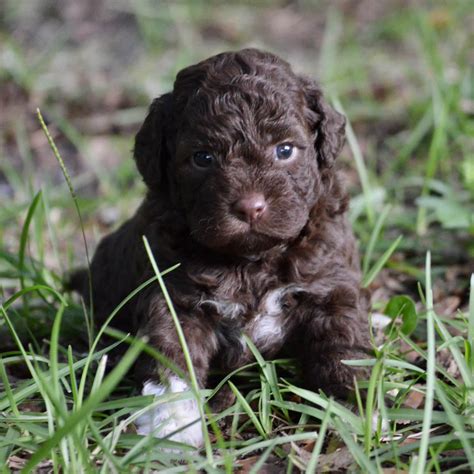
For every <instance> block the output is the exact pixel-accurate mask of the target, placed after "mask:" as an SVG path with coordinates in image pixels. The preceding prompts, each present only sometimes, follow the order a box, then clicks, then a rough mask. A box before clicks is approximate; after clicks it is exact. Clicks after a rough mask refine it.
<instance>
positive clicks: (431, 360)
mask: <svg viewBox="0 0 474 474" xmlns="http://www.w3.org/2000/svg"><path fill="white" fill-rule="evenodd" d="M433 315H434V310H433V290H432V287H431V254H430V252H427V254H426V325H427V335H428V338H427V366H426V394H425V407H424V414H423V427H422V432H421V440H420V449H419V450H418V459H417V462H416V468H415V472H416V473H417V474H423V473H424V471H425V466H426V461H427V455H428V447H429V443H430V436H431V433H430V430H431V423H432V412H433V401H434V389H435V380H436V373H435V370H436V341H435V325H434V316H433Z"/></svg>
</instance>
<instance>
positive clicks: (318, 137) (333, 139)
mask: <svg viewBox="0 0 474 474" xmlns="http://www.w3.org/2000/svg"><path fill="white" fill-rule="evenodd" d="M300 80H301V83H302V86H303V91H304V92H303V93H304V96H305V99H306V104H307V110H306V119H307V120H308V123H309V124H310V126H311V128H312V130H313V131H314V132H315V140H314V147H315V149H316V153H317V156H318V162H319V164H320V166H321V167H331V166H332V165H333V163H334V160H335V159H336V157H337V155H338V154H339V153H340V151H341V148H342V146H343V145H344V141H345V126H346V118H345V117H344V115H342V114H340V113H339V112H336V111H335V110H334V109H333V108H332V107H331V106H330V105H329V104H328V103H327V102H326V100H325V99H324V97H323V93H322V91H321V89H320V88H319V87H318V85H317V84H316V82H314V81H312V80H310V79H308V78H306V77H301V78H300Z"/></svg>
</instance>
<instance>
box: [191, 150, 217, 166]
mask: <svg viewBox="0 0 474 474" xmlns="http://www.w3.org/2000/svg"><path fill="white" fill-rule="evenodd" d="M193 162H194V164H195V165H196V166H198V167H199V168H210V167H211V166H212V165H213V164H214V156H213V155H211V154H210V153H209V152H207V151H197V152H196V153H194V155H193Z"/></svg>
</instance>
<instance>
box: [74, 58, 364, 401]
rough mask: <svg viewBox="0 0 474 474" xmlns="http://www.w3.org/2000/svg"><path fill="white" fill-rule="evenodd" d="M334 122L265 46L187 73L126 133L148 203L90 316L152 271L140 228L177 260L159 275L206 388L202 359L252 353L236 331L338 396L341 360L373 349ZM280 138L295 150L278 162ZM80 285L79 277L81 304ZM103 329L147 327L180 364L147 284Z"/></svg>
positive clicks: (346, 385)
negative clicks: (208, 161)
mask: <svg viewBox="0 0 474 474" xmlns="http://www.w3.org/2000/svg"><path fill="white" fill-rule="evenodd" d="M344 125H345V119H344V117H343V116H342V115H340V114H339V113H338V112H336V111H335V110H333V109H332V108H331V107H330V106H329V105H328V104H327V103H326V102H325V100H324V98H323V95H322V92H321V90H320V88H319V87H318V85H317V84H316V83H315V82H314V81H312V80H310V79H308V78H305V77H301V76H299V75H296V74H295V73H293V72H292V70H291V68H290V66H289V64H288V63H286V62H285V61H283V60H281V59H280V58H278V57H276V56H274V55H272V54H270V53H265V52H261V51H258V50H255V49H246V50H242V51H238V52H227V53H222V54H219V55H217V56H214V57H211V58H209V59H207V60H205V61H202V62H200V63H199V64H196V65H193V66H190V67H188V68H186V69H184V70H182V71H181V72H180V73H179V74H178V76H177V78H176V82H175V84H174V88H173V91H172V92H170V93H168V94H165V95H163V96H161V97H160V98H158V99H155V100H154V101H153V103H152V105H151V107H150V110H149V113H148V116H147V117H146V119H145V122H144V123H143V125H142V127H141V129H140V131H139V132H138V134H137V136H136V142H135V150H134V157H135V160H136V163H137V167H138V170H139V171H140V173H141V174H142V176H143V179H144V181H145V183H146V185H147V187H148V192H147V196H146V197H145V200H144V202H143V203H142V205H141V206H140V208H139V209H138V211H137V213H136V214H135V216H134V217H132V218H131V219H130V220H129V221H127V222H126V223H125V224H123V225H122V227H120V228H119V229H118V230H117V231H116V232H114V233H112V234H110V235H108V236H107V237H105V238H104V239H103V240H102V241H101V243H100V245H99V247H98V249H97V251H96V254H95V256H94V259H93V262H92V268H91V270H92V278H93V282H92V283H93V304H94V309H95V316H96V319H97V320H98V322H99V324H100V323H102V322H103V321H104V320H105V319H106V317H107V316H109V314H110V313H111V312H112V310H113V309H114V308H115V307H116V306H117V305H118V303H120V301H122V300H123V299H124V298H125V297H126V296H127V295H128V294H129V293H130V292H131V291H132V290H134V289H135V288H136V287H137V286H138V285H139V284H140V283H142V282H144V281H145V280H146V279H147V278H149V277H150V276H151V275H152V271H151V268H150V265H149V262H148V259H147V257H146V254H145V251H144V247H143V243H142V236H143V235H145V236H146V237H147V239H148V241H149V242H150V244H151V247H152V250H153V253H154V255H155V257H156V260H157V262H158V265H159V267H160V268H161V269H166V268H167V267H169V266H171V265H174V264H176V263H180V264H181V266H180V267H179V268H178V269H177V270H175V271H173V272H171V273H169V274H168V275H167V276H166V278H165V280H166V284H167V287H168V290H169V292H170V294H171V296H172V300H173V303H174V307H175V309H176V311H177V314H178V316H179V319H180V321H181V325H182V327H183V330H184V333H185V336H186V338H187V342H188V344H189V348H190V351H191V356H192V360H193V363H194V366H195V369H196V373H197V376H198V380H199V383H200V384H201V385H202V386H204V385H205V384H206V380H207V376H208V372H209V369H210V367H213V366H219V367H222V368H223V369H225V370H231V369H233V368H236V367H239V366H241V365H243V364H245V363H246V362H247V361H249V360H250V359H251V353H250V352H249V350H248V348H247V347H246V346H245V344H244V343H243V339H242V334H243V333H246V334H247V335H248V336H249V337H250V338H251V339H252V340H253V341H254V342H255V344H256V345H257V347H258V348H259V349H260V351H262V352H263V353H264V355H265V356H267V357H273V356H275V355H276V354H277V353H278V352H279V351H280V350H281V349H282V348H285V350H286V352H288V351H290V352H291V353H293V354H294V355H295V356H296V357H298V358H300V360H301V366H302V371H303V375H304V383H305V384H306V386H307V387H308V388H310V389H313V390H317V389H320V388H321V389H323V390H324V391H326V393H327V394H330V395H335V396H339V397H344V396H346V395H347V393H348V391H349V390H350V387H351V386H352V385H353V378H354V376H355V375H357V370H356V369H354V368H351V367H349V366H347V365H344V364H343V363H341V360H343V359H350V358H359V357H363V356H364V353H365V351H366V350H367V347H368V346H369V342H368V328H367V307H366V304H365V297H364V295H363V294H362V292H361V290H360V271H359V265H358V254H357V250H356V246H355V240H354V237H353V235H352V231H351V229H350V226H349V225H348V222H347V219H346V216H345V213H346V210H347V205H348V198H347V195H346V193H345V192H344V190H343V189H342V187H341V184H340V180H339V177H338V173H337V171H336V169H335V167H334V166H333V164H334V160H335V159H336V157H337V155H338V154H339V152H340V150H341V147H342V145H343V142H344ZM282 143H291V144H293V145H294V147H295V148H294V153H296V156H294V157H293V156H292V157H291V158H290V159H287V160H286V159H282V160H277V159H276V157H275V147H276V146H277V145H279V144H282ZM204 151H206V152H208V153H210V154H212V155H213V156H212V158H213V160H214V161H213V162H212V165H211V166H209V167H201V168H200V167H199V166H197V165H196V164H195V163H194V162H193V156H194V154H195V153H196V152H204ZM255 196H260V198H258V199H263V201H262V202H263V204H262V206H261V208H260V207H259V208H258V213H259V214H258V215H257V214H256V215H257V217H255V219H253V217H252V219H253V220H252V219H250V218H248V217H249V215H247V214H245V212H248V210H247V208H245V207H244V214H243V215H242V211H237V210H236V209H237V208H238V206H237V205H236V203H242V202H244V205H246V204H245V203H246V202H247V201H248V200H249V199H250V202H251V205H252V206H254V207H255V205H256V204H255V203H256V199H257V198H255ZM245 199H247V201H245ZM257 204H258V202H257ZM239 209H240V208H239ZM262 209H263V210H262ZM260 211H261V212H260ZM239 212H240V214H239ZM252 212H253V211H252ZM260 214H261V215H260ZM252 216H253V214H252ZM76 280H77V279H76ZM87 286H88V285H87V284H86V282H85V281H83V282H82V283H77V281H76V288H78V289H79V291H81V293H82V294H83V296H84V297H85V298H88V295H87ZM114 324H115V326H117V327H119V328H121V329H123V330H125V331H131V330H132V331H139V330H140V331H141V332H142V333H145V334H147V335H148V336H149V337H150V341H151V344H152V345H153V346H154V347H156V349H158V350H159V351H161V352H162V353H163V354H164V355H165V356H167V357H169V358H170V359H171V360H172V361H173V362H174V363H175V364H177V365H178V366H180V367H181V368H183V369H185V361H184V358H183V352H182V350H181V348H180V345H179V342H178V339H177V335H176V331H175V328H174V325H173V322H172V319H171V316H170V314H169V311H168V309H167V307H166V304H165V302H164V299H163V296H162V294H161V292H160V289H159V288H158V287H157V285H151V286H149V287H148V288H146V289H145V290H143V291H142V292H141V293H140V294H139V295H138V296H137V297H136V298H135V299H134V300H132V301H131V302H130V303H129V304H128V305H127V306H126V307H125V308H124V309H123V310H122V311H120V313H119V314H118V315H117V317H116V318H115V320H114ZM155 376H156V375H155Z"/></svg>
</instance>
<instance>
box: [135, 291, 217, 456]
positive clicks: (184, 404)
mask: <svg viewBox="0 0 474 474" xmlns="http://www.w3.org/2000/svg"><path fill="white" fill-rule="evenodd" d="M151 308H152V310H151V312H150V315H149V317H148V322H147V324H146V325H145V328H144V330H143V333H144V334H146V335H148V336H149V338H150V344H151V345H152V346H153V347H154V348H155V349H156V350H158V351H159V352H160V353H161V354H162V355H164V356H165V357H166V358H167V359H168V360H169V361H170V362H171V363H172V364H174V365H175V366H177V367H178V368H179V369H181V370H182V371H183V372H184V373H187V372H188V371H187V366H186V361H185V357H184V351H183V348H182V347H181V344H180V342H179V338H178V334H177V331H176V327H175V325H174V322H173V320H172V318H171V315H170V313H169V310H168V308H167V307H166V305H165V304H164V302H163V301H161V300H154V301H153V303H152V305H151ZM199 316H200V315H199V314H183V313H181V312H179V311H178V317H179V319H180V323H181V327H182V329H183V333H184V336H185V339H186V342H187V346H188V349H189V353H190V356H191V362H192V364H193V367H194V372H195V375H196V378H197V382H198V385H199V387H200V388H203V387H204V386H205V383H206V379H207V374H208V369H209V363H210V360H211V358H212V357H213V355H214V354H215V352H216V350H217V339H216V336H215V332H214V330H213V327H212V325H211V324H210V323H209V321H208V320H205V319H203V318H202V317H199ZM188 380H189V377H186V379H183V378H180V377H179V376H178V375H176V374H175V373H173V372H172V371H171V370H170V369H168V368H166V367H162V366H160V367H158V368H157V369H156V372H155V373H154V374H152V376H151V377H150V379H149V380H147V381H146V382H145V384H144V386H143V391H142V394H143V395H154V396H155V397H161V396H164V395H167V397H166V398H167V399H168V398H169V396H171V397H172V398H173V396H172V394H177V395H176V398H179V397H181V398H183V399H181V400H177V401H171V400H170V401H165V402H163V403H159V400H157V401H156V405H154V406H153V407H152V408H151V409H150V410H149V411H147V412H146V413H145V414H144V415H143V416H141V417H140V418H138V419H137V421H136V424H137V431H138V433H139V434H142V435H152V436H155V437H157V438H168V439H171V440H173V441H178V442H181V443H185V444H189V445H192V446H195V447H200V446H202V444H203V434H202V424H201V420H200V413H199V405H198V404H199V403H202V401H201V400H198V399H197V398H196V396H195V394H194V393H192V391H191V387H190V383H189V382H188ZM184 392H188V393H187V394H186V395H184V396H180V395H179V394H182V393H184Z"/></svg>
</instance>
